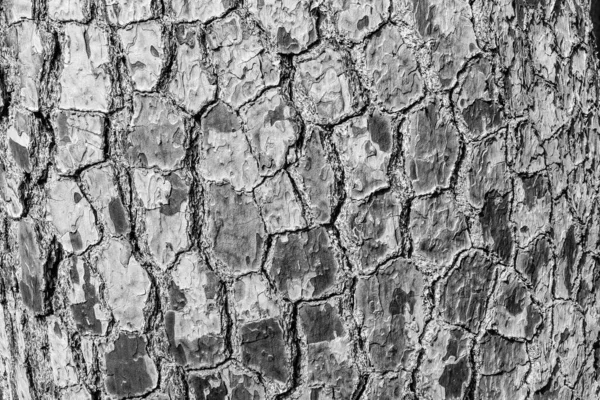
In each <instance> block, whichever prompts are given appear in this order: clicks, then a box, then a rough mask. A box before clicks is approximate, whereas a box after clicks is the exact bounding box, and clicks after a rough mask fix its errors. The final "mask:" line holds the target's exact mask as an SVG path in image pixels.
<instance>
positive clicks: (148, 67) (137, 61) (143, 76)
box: [118, 21, 165, 92]
mask: <svg viewBox="0 0 600 400" xmlns="http://www.w3.org/2000/svg"><path fill="white" fill-rule="evenodd" d="M118 33H119V37H120V39H121V45H122V46H123V52H124V53H125V59H126V60H127V67H128V68H129V74H130V75H131V78H132V79H133V86H134V88H135V89H137V90H140V91H144V92H146V91H151V90H153V88H155V87H156V84H157V83H158V80H159V78H160V73H161V71H162V68H163V65H164V55H165V52H164V46H163V36H162V26H161V25H160V24H159V23H157V22H156V21H149V22H142V23H139V24H134V25H131V26H129V27H127V28H124V29H119V31H118Z"/></svg>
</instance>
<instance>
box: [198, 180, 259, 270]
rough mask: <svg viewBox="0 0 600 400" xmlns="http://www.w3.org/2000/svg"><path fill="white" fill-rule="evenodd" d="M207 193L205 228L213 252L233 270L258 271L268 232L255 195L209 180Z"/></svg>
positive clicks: (206, 238)
mask: <svg viewBox="0 0 600 400" xmlns="http://www.w3.org/2000/svg"><path fill="white" fill-rule="evenodd" d="M205 193H206V194H205V198H206V200H205V207H206V211H207V212H206V217H205V218H206V222H205V227H206V228H205V230H204V232H205V240H206V243H207V244H208V246H209V248H210V249H211V252H212V253H213V254H214V255H215V256H216V257H217V258H218V259H219V260H221V262H223V263H224V264H225V266H226V267H227V268H228V269H229V270H230V271H233V272H248V271H256V270H257V269H258V268H259V267H260V263H261V259H262V256H263V252H264V249H263V244H264V242H265V239H266V232H265V228H264V223H263V221H262V220H261V217H260V212H259V209H258V206H257V205H256V203H255V202H254V199H253V198H252V196H250V195H247V194H238V193H236V192H234V190H233V188H232V187H231V186H229V185H222V186H221V185H215V184H210V185H208V187H206V192H205ZM240 243H243V244H244V247H240Z"/></svg>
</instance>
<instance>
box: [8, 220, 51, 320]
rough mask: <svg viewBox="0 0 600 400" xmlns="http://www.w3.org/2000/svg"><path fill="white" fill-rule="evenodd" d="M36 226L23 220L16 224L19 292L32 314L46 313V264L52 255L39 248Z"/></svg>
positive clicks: (30, 221) (32, 221)
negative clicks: (19, 269)
mask: <svg viewBox="0 0 600 400" xmlns="http://www.w3.org/2000/svg"><path fill="white" fill-rule="evenodd" d="M37 225H38V224H37V223H36V222H35V221H34V220H32V219H30V218H24V219H22V220H20V221H19V223H18V236H17V238H18V240H19V264H20V267H21V278H20V280H19V291H20V292H21V297H22V299H23V303H24V304H25V305H26V306H27V307H28V308H29V309H30V310H31V311H33V312H34V313H36V314H43V313H44V311H46V295H47V291H48V287H49V285H51V284H53V282H47V281H46V275H47V272H48V271H47V270H48V263H51V262H53V260H52V253H50V252H49V251H48V250H46V249H44V248H43V247H41V242H42V240H41V237H40V236H39V233H38V231H37V228H36V226H37Z"/></svg>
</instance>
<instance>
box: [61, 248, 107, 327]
mask: <svg viewBox="0 0 600 400" xmlns="http://www.w3.org/2000/svg"><path fill="white" fill-rule="evenodd" d="M66 263H67V264H66V265H68V266H69V280H70V283H71V290H70V291H69V303H70V309H71V316H72V317H73V320H74V321H75V325H76V326H77V329H78V330H79V331H80V332H83V333H91V334H95V335H104V334H106V330H107V328H108V323H109V320H110V314H109V312H108V311H107V310H106V309H105V307H104V306H103V305H102V303H101V302H100V298H99V296H100V280H99V279H98V277H97V276H96V274H94V273H92V271H91V268H90V265H89V264H88V263H87V262H86V261H84V260H83V259H82V258H81V257H75V256H74V257H71V258H69V259H68V260H67V261H66Z"/></svg>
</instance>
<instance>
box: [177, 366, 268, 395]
mask: <svg viewBox="0 0 600 400" xmlns="http://www.w3.org/2000/svg"><path fill="white" fill-rule="evenodd" d="M188 386H189V389H190V390H189V392H190V393H189V394H190V397H191V398H192V399H194V400H208V399H215V400H220V399H229V398H231V399H232V400H246V399H248V400H255V399H256V400H258V399H264V398H266V390H265V387H264V386H263V385H262V384H261V382H260V381H259V380H258V379H257V378H256V377H254V376H252V375H250V374H248V373H246V372H244V371H243V370H242V369H241V368H239V367H237V366H235V365H234V364H231V365H229V366H227V368H225V369H223V370H222V371H221V372H219V373H217V374H192V375H191V377H190V379H189V383H188Z"/></svg>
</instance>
